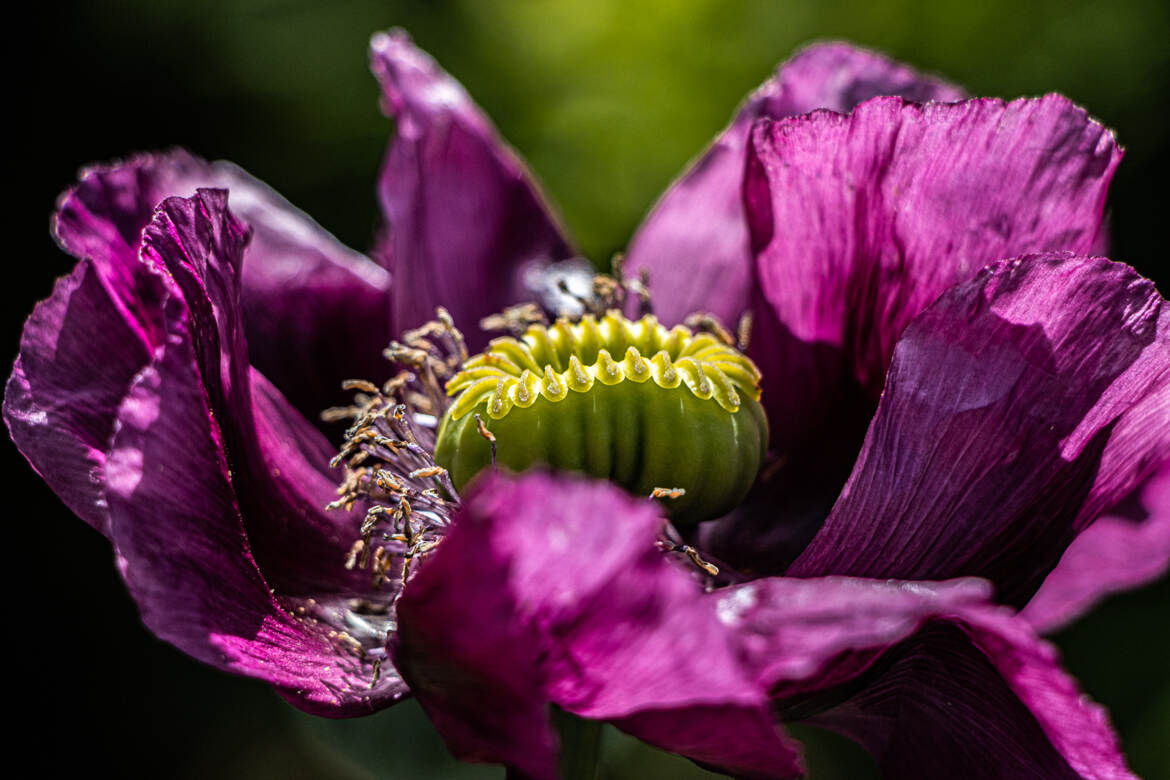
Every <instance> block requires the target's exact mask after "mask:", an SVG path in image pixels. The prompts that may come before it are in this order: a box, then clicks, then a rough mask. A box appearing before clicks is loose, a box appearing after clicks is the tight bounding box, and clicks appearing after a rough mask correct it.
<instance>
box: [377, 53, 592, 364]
mask: <svg viewBox="0 0 1170 780" xmlns="http://www.w3.org/2000/svg"><path fill="white" fill-rule="evenodd" d="M370 60H371V67H372V69H373V71H374V74H375V75H376V76H377V77H378V81H379V82H380V83H381V85H382V92H383V96H384V101H383V106H384V110H385V111H386V113H387V114H388V115H390V116H392V117H393V118H394V119H395V120H396V122H397V135H396V136H395V138H394V140H393V141H392V142H391V143H390V148H389V150H388V151H387V153H386V159H385V161H384V163H383V165H382V173H381V179H380V181H379V184H378V195H379V198H380V201H381V204H382V211H383V213H384V214H385V217H386V221H387V222H388V223H389V229H390V236H389V247H390V248H389V250H388V251H386V252H385V255H386V258H387V262H388V265H389V268H390V271H391V274H392V275H393V277H394V289H393V306H392V313H393V323H394V332H395V333H400V332H402V331H403V330H406V329H408V328H415V327H418V326H419V325H421V324H422V323H424V322H426V321H428V320H431V319H433V318H434V314H435V307H436V306H445V307H447V309H448V310H450V312H451V314H452V315H453V316H454V317H455V320H456V322H457V324H458V325H459V326H460V327H461V328H463V330H464V332H465V333H466V334H467V335H468V337H469V341H470V342H471V345H472V347H473V348H478V347H479V346H482V344H484V343H486V341H485V339H484V337H483V336H482V334H480V332H479V328H478V326H479V321H480V319H481V318H483V317H485V316H487V315H489V314H493V313H495V312H498V311H500V310H502V309H503V308H504V307H506V306H509V305H511V304H514V303H517V302H520V301H523V300H529V299H531V297H532V296H531V295H530V294H529V290H528V289H527V288H526V286H525V284H524V276H525V271H526V270H528V269H529V268H531V267H533V266H539V265H540V264H543V263H547V262H549V261H557V260H563V259H565V258H568V257H571V256H572V255H573V250H572V249H571V248H570V247H569V245H568V243H567V242H566V240H565V238H564V236H563V235H562V233H561V229H560V227H559V225H558V224H557V220H556V218H555V217H554V216H553V214H552V211H551V209H550V208H549V205H548V204H547V203H546V202H545V200H544V198H543V196H542V195H541V194H540V192H539V189H538V188H537V185H536V184H535V182H534V181H533V180H532V176H531V174H530V173H529V172H528V170H527V168H526V167H525V166H524V164H523V163H522V162H521V161H520V159H519V158H518V157H517V156H516V154H515V152H513V151H512V150H511V149H509V148H508V147H507V146H506V145H505V144H504V142H503V141H501V140H500V138H499V135H498V134H497V133H496V130H495V128H493V127H492V125H491V123H490V122H489V121H488V119H487V118H486V117H485V116H484V115H483V113H482V112H481V111H480V110H479V108H478V107H477V106H476V105H475V104H474V103H473V102H472V100H471V98H470V97H469V96H468V95H467V92H466V91H465V90H464V89H463V87H462V86H461V85H460V84H459V83H458V82H456V81H455V80H454V79H453V78H451V76H449V75H448V74H447V73H445V72H444V71H443V70H442V69H441V68H440V67H439V66H438V65H437V64H436V63H435V61H434V60H432V59H431V58H430V57H429V56H427V55H426V54H425V53H424V52H422V51H420V50H419V49H417V48H415V46H414V44H413V43H412V42H411V40H410V38H409V36H407V34H406V33H405V32H403V31H401V30H392V31H390V32H388V33H379V34H378V35H375V36H374V37H373V39H372V40H371V42H370Z"/></svg>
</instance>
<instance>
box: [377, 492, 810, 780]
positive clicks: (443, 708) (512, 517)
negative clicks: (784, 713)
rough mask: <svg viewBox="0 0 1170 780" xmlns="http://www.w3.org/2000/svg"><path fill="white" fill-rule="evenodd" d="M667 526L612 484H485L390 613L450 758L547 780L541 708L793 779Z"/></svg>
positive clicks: (793, 759) (406, 668)
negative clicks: (669, 548)
mask: <svg viewBox="0 0 1170 780" xmlns="http://www.w3.org/2000/svg"><path fill="white" fill-rule="evenodd" d="M661 525H662V520H661V519H660V518H659V517H658V516H657V512H656V510H655V508H654V506H653V505H651V504H650V503H649V502H645V501H642V502H638V501H635V500H634V499H632V498H630V497H628V496H626V495H625V494H624V493H622V492H620V491H619V490H618V489H616V488H614V487H613V486H611V485H608V484H605V483H591V482H586V481H582V480H578V479H573V478H568V477H561V476H546V475H542V474H530V475H526V476H524V477H523V478H520V479H517V480H513V479H510V478H491V479H488V480H484V481H482V482H481V483H480V484H479V486H478V488H477V489H476V490H475V491H474V492H473V494H471V495H469V496H466V497H465V504H464V509H463V511H462V512H461V513H460V515H459V516H458V517H457V519H456V521H455V525H454V527H453V529H452V531H451V534H450V535H449V536H448V538H447V539H446V540H445V541H444V542H443V544H442V546H441V547H440V548H439V551H438V552H437V553H436V554H435V556H434V557H433V558H432V559H431V560H429V561H427V562H426V564H425V566H424V568H423V569H422V571H420V572H419V574H418V575H417V576H416V577H415V578H414V579H413V580H412V581H411V582H410V583H409V585H408V586H407V589H406V592H405V593H404V595H403V597H402V599H401V600H400V601H399V604H398V615H399V632H398V634H397V636H396V639H395V642H396V645H395V648H394V659H395V663H396V665H397V666H398V667H399V669H401V670H402V672H403V675H404V677H405V678H406V679H407V681H408V683H409V684H410V686H411V690H412V691H413V692H414V693H415V695H416V696H418V697H419V701H420V702H421V703H422V705H423V707H424V709H426V711H427V713H428V715H429V716H430V717H431V720H432V722H434V724H435V725H436V727H437V728H438V729H439V732H440V733H441V734H442V735H443V737H444V739H445V741H446V742H447V745H448V747H449V748H450V749H451V751H452V752H453V753H454V754H455V755H456V756H458V757H460V758H463V759H467V760H479V761H493V762H500V763H505V764H509V765H511V766H513V767H515V768H516V769H518V770H520V771H521V772H523V773H524V774H525V775H528V776H531V777H534V778H552V777H556V776H557V775H556V753H555V750H556V743H555V739H554V737H553V734H552V732H551V731H550V726H549V716H548V710H547V705H548V703H550V702H551V703H554V704H556V705H557V706H559V707H561V708H562V709H564V710H566V711H567V712H569V713H572V714H574V715H577V716H579V717H584V718H590V719H600V720H613V721H614V722H615V723H616V724H617V725H618V726H619V727H621V728H624V729H626V730H628V731H629V732H630V733H632V734H634V735H635V736H637V737H639V738H641V739H644V740H646V741H647V742H650V743H652V744H655V745H657V746H659V747H662V748H664V749H666V750H670V751H673V752H679V753H682V754H683V755H686V756H688V757H690V758H693V759H696V760H699V761H703V762H705V763H708V764H711V765H715V766H719V767H721V768H722V769H723V770H724V771H729V772H733V773H735V774H737V775H739V776H743V777H795V776H798V775H799V774H801V772H802V770H801V766H800V760H799V756H798V754H797V750H796V746H795V744H794V743H793V742H792V741H791V740H789V739H788V738H787V737H785V736H784V735H783V734H782V733H781V732H780V731H779V730H778V727H777V725H776V724H775V723H774V721H773V717H772V715H771V712H770V708H769V704H768V701H767V697H766V695H765V692H764V691H763V690H762V689H760V688H759V687H758V686H757V685H756V684H755V682H754V681H753V680H752V679H750V678H749V677H748V676H746V675H744V674H743V672H742V671H741V669H740V666H739V664H738V662H737V660H736V658H735V656H734V654H733V652H732V647H731V646H730V645H729V644H728V643H727V641H726V639H725V638H724V636H723V632H722V630H721V629H720V627H719V623H718V619H717V617H716V614H715V611H714V610H713V609H705V610H701V611H699V610H696V609H695V604H697V603H699V602H698V597H699V595H700V594H699V589H698V585H697V583H695V582H693V581H692V580H691V578H690V577H689V576H688V575H687V574H686V573H685V572H684V571H682V570H681V569H676V568H674V567H673V566H672V565H671V564H670V563H669V562H668V561H667V560H666V559H665V558H664V556H663V554H662V553H661V552H660V551H659V550H658V549H657V548H656V546H655V544H654V540H655V537H656V535H657V533H658V530H659V529H660V528H661Z"/></svg>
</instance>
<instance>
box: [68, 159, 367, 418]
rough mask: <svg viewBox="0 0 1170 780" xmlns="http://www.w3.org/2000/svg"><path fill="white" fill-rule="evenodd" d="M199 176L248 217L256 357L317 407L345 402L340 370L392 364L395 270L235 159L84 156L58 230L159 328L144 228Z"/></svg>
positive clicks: (249, 313)
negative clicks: (93, 159)
mask: <svg viewBox="0 0 1170 780" xmlns="http://www.w3.org/2000/svg"><path fill="white" fill-rule="evenodd" d="M200 187H220V188H225V189H228V190H230V191H231V192H232V205H233V210H234V212H235V213H236V214H237V215H238V216H239V217H240V218H242V219H243V220H244V222H246V223H247V224H248V225H249V227H250V228H251V229H252V241H251V244H250V249H249V254H248V260H249V261H248V263H247V265H246V267H245V269H244V278H243V291H242V300H243V306H244V311H245V315H244V317H245V324H246V327H247V333H248V343H249V345H250V347H251V360H252V362H253V363H254V364H255V365H256V367H257V368H259V369H260V370H261V371H262V372H264V373H265V375H266V376H268V377H269V379H271V380H273V382H275V383H276V384H277V386H278V387H280V388H281V390H282V392H284V393H285V394H286V396H287V397H288V398H289V399H290V400H292V401H293V403H294V404H295V405H296V406H297V407H298V408H299V409H301V410H302V412H304V413H305V414H306V415H307V416H309V417H311V418H315V416H316V415H317V414H318V413H319V412H320V411H321V410H322V409H324V408H325V407H327V406H330V405H334V404H336V403H338V402H339V400H340V399H341V398H342V394H341V392H340V383H341V381H342V380H343V379H346V378H349V377H353V376H377V375H378V374H380V373H382V372H384V371H385V361H384V360H382V357H381V351H382V348H383V347H385V345H386V344H387V343H388V341H389V336H390V330H389V317H388V316H387V313H386V306H387V305H388V301H389V286H390V277H389V275H388V274H387V273H386V271H385V270H384V269H382V268H381V267H380V266H379V265H377V264H376V263H374V262H373V261H371V260H369V259H368V258H366V257H363V256H362V255H360V254H358V253H357V252H354V251H353V250H351V249H347V248H346V247H344V246H343V245H342V244H340V243H339V242H338V241H337V240H336V239H335V238H333V237H332V236H331V235H329V234H328V233H327V232H326V231H325V230H324V229H323V228H321V227H320V226H319V225H318V224H317V223H315V222H313V220H312V219H311V218H310V217H309V216H308V215H306V214H305V213H304V212H301V211H299V210H298V209H296V208H295V207H294V206H292V205H291V204H290V203H288V201H286V200H285V199H284V198H282V197H281V196H280V195H278V194H277V193H275V192H273V191H272V190H271V189H270V188H269V187H267V186H266V185H264V184H263V183H261V182H259V181H258V180H256V179H255V178H253V177H252V176H250V175H249V174H248V173H247V172H245V171H243V170H242V169H240V168H238V167H237V166H235V165H232V164H231V163H226V162H215V163H209V162H206V161H204V160H201V159H199V158H198V157H195V156H194V155H191V154H189V153H187V152H185V151H183V150H180V149H176V150H172V151H169V152H166V153H161V154H142V155H138V156H136V157H133V158H131V159H129V160H126V161H124V162H117V163H113V164H110V165H102V166H94V167H92V168H88V169H86V170H84V171H83V172H82V174H81V178H80V181H79V182H78V183H77V184H76V185H75V186H74V187H73V188H72V189H70V190H69V191H67V192H65V193H64V194H63V195H62V196H61V199H60V201H59V203H58V208H57V212H56V214H55V215H54V217H53V233H54V235H55V236H56V238H57V241H58V243H59V244H60V245H61V247H62V248H63V249H64V250H65V251H67V252H69V253H70V254H72V255H73V256H74V257H77V258H79V259H81V258H90V259H92V260H93V262H94V265H95V267H96V268H97V270H98V272H99V273H100V275H101V277H102V278H103V279H104V280H105V281H106V282H107V285H108V286H109V287H110V289H111V290H112V291H114V293H115V294H116V295H117V297H118V299H119V300H120V301H121V302H122V305H123V306H124V307H125V308H126V309H127V311H128V312H129V313H130V314H131V315H132V316H133V319H134V320H136V321H138V322H139V323H141V327H144V328H147V329H148V330H151V331H152V332H157V331H158V330H159V327H160V326H159V324H158V322H157V314H156V308H157V307H156V303H157V300H156V298H152V297H151V291H150V290H149V289H140V288H141V285H144V284H145V285H147V286H149V285H150V284H152V283H153V282H151V280H150V279H149V278H147V277H148V276H149V275H148V274H147V275H144V273H143V269H142V266H141V264H140V263H139V262H138V245H139V241H140V239H141V233H142V230H143V228H145V227H146V225H147V224H148V223H149V222H150V219H151V216H152V214H153V212H154V209H155V207H156V206H158V204H159V203H161V202H162V201H163V200H164V199H165V198H167V197H171V196H180V197H187V196H190V195H193V194H194V192H195V190H196V189H198V188H200ZM310 367H311V368H310Z"/></svg>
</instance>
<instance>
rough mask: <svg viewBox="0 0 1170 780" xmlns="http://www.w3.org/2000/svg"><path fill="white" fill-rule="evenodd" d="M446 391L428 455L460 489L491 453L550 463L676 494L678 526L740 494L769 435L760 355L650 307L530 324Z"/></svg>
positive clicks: (725, 507)
mask: <svg viewBox="0 0 1170 780" xmlns="http://www.w3.org/2000/svg"><path fill="white" fill-rule="evenodd" d="M446 389H447V394H448V395H449V396H454V399H453V402H452V403H451V404H450V406H448V408H447V410H446V412H445V413H444V415H443V420H442V423H441V424H440V426H439V432H438V437H437V439H436V444H435V461H436V462H437V463H438V464H439V465H440V466H443V467H444V468H446V469H447V470H448V472H449V473H450V475H451V479H452V481H453V482H454V484H455V487H456V488H457V489H461V488H462V487H463V486H464V485H465V484H467V482H468V481H469V480H471V478H472V477H474V476H475V475H476V474H478V473H479V472H480V471H482V470H483V469H484V468H486V467H488V466H491V465H492V464H493V463H498V464H500V465H504V466H506V467H508V468H509V469H512V470H514V471H523V470H524V469H527V468H530V467H532V466H534V465H538V464H544V465H547V466H551V467H552V468H556V469H563V470H570V471H578V472H583V473H585V474H589V475H591V476H594V477H599V478H603V479H609V480H611V481H613V482H615V483H617V484H619V485H621V486H623V487H624V488H626V489H627V490H629V491H631V492H632V493H635V494H640V495H652V494H653V495H670V497H671V498H672V500H671V501H670V502H668V503H667V504H666V507H667V511H668V512H669V514H670V516H671V519H672V520H673V521H674V522H675V523H676V524H684V525H685V524H690V523H697V522H700V521H702V520H708V519H711V518H714V517H718V516H719V515H721V514H724V513H725V512H727V511H729V510H730V509H732V508H733V507H734V506H736V505H737V504H738V503H739V502H740V501H741V500H742V499H743V497H744V495H745V494H746V493H747V490H748V488H749V487H750V486H751V484H752V481H753V480H754V479H755V476H756V472H757V471H758V470H759V466H760V461H761V458H762V457H763V453H764V451H765V449H766V447H767V438H768V430H767V422H766V421H765V417H764V413H763V410H762V408H761V407H760V404H759V397H760V373H759V370H758V369H757V368H756V366H755V364H753V363H752V362H751V360H749V359H748V358H747V357H746V356H745V355H743V354H742V353H741V352H739V351H738V350H736V349H735V348H734V347H733V346H731V344H729V343H726V342H725V341H724V340H721V339H720V338H717V337H716V336H715V335H713V334H711V333H705V332H704V333H698V334H695V333H693V332H692V331H691V330H690V329H688V328H686V327H683V326H676V327H674V328H672V329H669V330H668V329H667V328H665V327H663V326H662V325H660V324H659V323H658V321H657V320H656V319H655V318H654V317H653V316H652V315H647V316H645V317H643V318H641V319H640V320H637V321H636V322H632V321H630V320H627V319H626V318H625V317H623V316H622V315H621V314H620V313H619V312H617V311H615V310H611V311H609V312H608V313H606V314H605V315H604V316H602V317H601V318H600V319H597V318H595V317H594V316H593V315H590V314H586V315H584V316H583V317H581V319H580V320H579V321H578V322H575V323H573V322H570V321H568V320H567V319H564V318H562V319H559V320H558V321H557V322H556V323H555V324H554V325H552V326H545V325H541V324H534V325H531V326H530V327H529V328H528V329H527V330H526V331H525V332H524V334H523V335H522V336H520V337H518V338H511V337H505V338H497V339H494V340H493V341H492V342H491V343H490V345H489V347H488V349H487V350H486V351H485V352H483V353H481V354H478V355H474V356H472V357H471V358H469V359H468V360H466V361H464V363H463V364H462V366H461V368H460V370H459V372H458V373H457V374H455V376H453V377H452V378H451V379H450V380H449V381H448V382H447V386H446ZM485 428H486V431H485V430H484V429H485ZM485 433H487V434H488V435H485Z"/></svg>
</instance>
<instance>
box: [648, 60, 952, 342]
mask: <svg viewBox="0 0 1170 780" xmlns="http://www.w3.org/2000/svg"><path fill="white" fill-rule="evenodd" d="M878 95H899V96H902V97H904V98H906V99H907V100H912V101H915V102H927V101H931V100H942V101H950V100H960V99H961V98H963V97H964V95H963V91H962V90H961V89H959V88H957V87H953V86H950V85H949V84H945V83H943V82H940V81H937V80H935V79H933V78H930V77H928V76H923V75H922V74H920V73H918V72H917V71H915V70H914V69H912V68H910V67H908V66H906V65H902V64H900V63H897V62H894V61H892V60H889V59H887V58H885V57H883V56H881V55H880V54H876V53H874V52H869V51H866V50H864V49H858V48H856V47H853V46H850V45H849V44H845V43H822V44H816V45H813V46H810V47H808V48H807V49H804V50H803V51H801V52H799V53H798V54H796V55H795V56H794V57H793V58H792V59H790V60H789V61H787V62H785V63H784V64H782V65H781V66H780V67H779V68H778V69H777V71H776V73H775V75H773V76H772V78H770V79H769V80H768V81H766V82H764V84H762V85H761V86H760V87H759V88H758V89H757V90H756V91H755V92H753V93H752V94H751V95H749V96H748V97H747V99H746V100H745V101H744V103H743V105H741V106H740V107H739V109H738V110H737V112H736V115H735V117H734V118H733V119H732V121H731V124H730V125H728V127H727V128H726V129H724V130H723V132H722V133H720V135H719V136H718V137H717V138H716V139H715V140H714V141H713V142H712V144H711V146H710V147H709V148H708V149H707V150H706V151H705V152H703V154H702V155H701V156H700V157H699V158H698V159H697V160H695V161H694V162H693V163H691V165H690V166H688V168H687V170H686V172H684V173H683V174H682V176H681V177H679V179H678V180H677V181H675V182H674V183H673V184H672V185H671V186H670V188H669V189H668V190H667V191H666V193H665V194H663V196H662V198H661V199H660V200H659V201H658V203H657V204H656V205H655V206H654V208H653V209H652V210H651V211H650V213H649V215H648V216H647V218H646V220H645V222H644V223H643V224H642V226H641V228H639V230H638V232H637V233H636V234H635V236H634V237H633V239H631V241H630V248H629V253H628V255H627V266H626V267H627V269H628V270H629V271H631V272H632V273H634V274H637V273H638V272H639V271H642V270H644V271H646V272H648V273H649V274H650V284H651V291H652V292H653V295H654V310H655V313H656V314H657V315H658V317H659V318H660V319H662V320H663V321H664V322H666V323H668V324H673V323H676V322H681V321H682V319H683V318H684V317H686V315H688V314H690V313H691V312H695V311H708V312H711V313H713V314H715V315H717V316H718V317H720V318H721V319H722V320H723V321H724V322H725V323H729V324H734V323H735V322H736V321H737V320H738V319H739V316H740V315H741V314H742V313H743V312H744V311H746V310H747V309H748V305H749V303H750V291H751V286H752V283H753V281H754V277H755V274H754V272H753V269H752V256H751V252H750V251H749V245H748V232H747V225H746V223H745V220H744V211H743V198H742V189H743V174H744V164H745V161H746V154H747V147H748V137H749V133H750V131H751V126H752V123H753V122H755V121H756V120H757V119H760V118H762V117H766V118H770V119H782V118H784V117H789V116H796V115H798V114H805V113H808V112H809V111H813V110H815V109H818V108H827V109H831V110H833V111H841V112H848V111H851V110H852V109H853V107H854V106H856V105H857V104H859V103H861V102H863V101H865V100H868V99H869V98H872V97H876V96H878Z"/></svg>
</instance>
